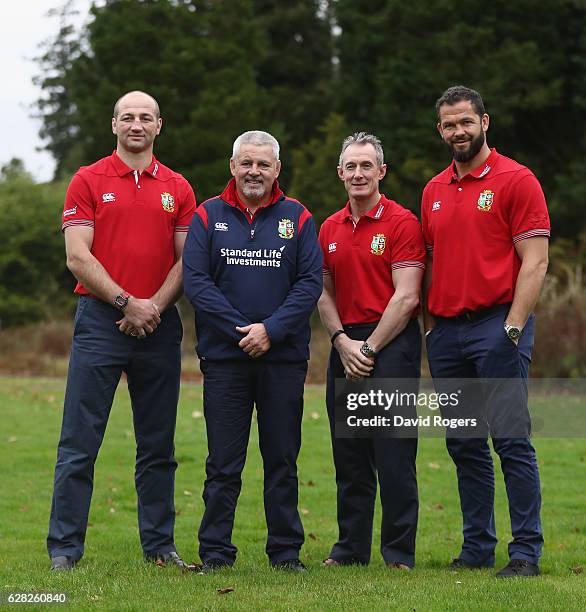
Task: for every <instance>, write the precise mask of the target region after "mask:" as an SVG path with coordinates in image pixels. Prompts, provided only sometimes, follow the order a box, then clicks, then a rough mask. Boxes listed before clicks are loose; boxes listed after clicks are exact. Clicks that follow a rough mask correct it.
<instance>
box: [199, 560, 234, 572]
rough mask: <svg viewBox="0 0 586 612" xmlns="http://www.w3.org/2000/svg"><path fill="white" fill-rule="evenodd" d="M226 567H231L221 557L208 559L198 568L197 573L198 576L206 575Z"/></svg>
mask: <svg viewBox="0 0 586 612" xmlns="http://www.w3.org/2000/svg"><path fill="white" fill-rule="evenodd" d="M227 567H232V566H231V565H230V564H229V563H226V562H225V561H223V560H222V559H210V560H209V561H206V562H205V563H203V565H201V566H200V567H199V568H198V572H197V573H198V574H199V575H200V576H206V575H207V574H211V573H212V572H215V571H216V570H220V569H225V568H227Z"/></svg>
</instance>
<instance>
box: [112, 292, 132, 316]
mask: <svg viewBox="0 0 586 612" xmlns="http://www.w3.org/2000/svg"><path fill="white" fill-rule="evenodd" d="M130 297H131V295H130V293H128V292H127V291H123V292H122V293H119V294H118V295H117V296H116V297H115V298H114V306H116V308H118V310H121V311H123V310H124V309H125V308H126V306H128V300H129V299H130Z"/></svg>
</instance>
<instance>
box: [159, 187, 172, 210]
mask: <svg viewBox="0 0 586 612" xmlns="http://www.w3.org/2000/svg"><path fill="white" fill-rule="evenodd" d="M161 204H162V205H163V210H166V211H167V212H175V198H174V197H173V196H172V195H171V194H170V193H168V192H167V191H164V192H163V193H162V194H161Z"/></svg>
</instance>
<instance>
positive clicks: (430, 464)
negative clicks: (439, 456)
mask: <svg viewBox="0 0 586 612" xmlns="http://www.w3.org/2000/svg"><path fill="white" fill-rule="evenodd" d="M427 467H428V468H431V469H432V470H439V467H440V465H439V463H434V462H431V463H428V464H427Z"/></svg>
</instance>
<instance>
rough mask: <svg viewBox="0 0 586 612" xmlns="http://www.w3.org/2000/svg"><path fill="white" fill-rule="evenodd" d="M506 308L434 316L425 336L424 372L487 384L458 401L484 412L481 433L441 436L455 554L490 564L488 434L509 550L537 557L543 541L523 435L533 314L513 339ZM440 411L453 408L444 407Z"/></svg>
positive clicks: (532, 459) (531, 454)
mask: <svg viewBox="0 0 586 612" xmlns="http://www.w3.org/2000/svg"><path fill="white" fill-rule="evenodd" d="M509 308H510V304H503V305H501V306H498V307H494V308H491V309H489V310H487V311H485V312H484V313H479V314H478V315H471V317H470V320H468V319H466V318H465V317H451V318H439V317H438V318H437V325H436V327H435V328H434V329H433V330H432V331H431V333H430V334H428V337H427V339H426V341H427V354H428V359H429V367H430V370H431V374H432V376H433V378H434V379H440V380H439V381H438V382H439V384H440V385H441V384H445V383H442V382H441V379H449V378H458V379H472V378H478V379H482V380H486V381H487V388H488V389H490V392H488V393H485V394H482V393H480V394H479V393H478V392H476V393H475V394H473V397H468V399H467V400H465V401H468V402H471V403H472V402H474V403H475V404H480V409H479V406H478V405H472V404H470V406H469V411H468V412H469V414H474V415H478V414H482V415H483V417H484V419H485V423H486V429H485V430H486V432H487V436H486V437H477V438H458V437H451V436H448V437H447V438H446V445H447V449H448V452H449V454H450V456H451V457H452V460H453V461H454V463H455V465H456V471H457V476H458V490H459V493H460V505H461V508H462V515H463V533H464V541H463V545H462V551H461V553H460V558H461V559H462V560H464V561H465V562H466V563H469V564H473V565H479V566H485V567H492V566H493V565H494V562H495V553H494V551H495V547H496V543H497V538H496V530H495V523H494V469H493V461H492V457H491V454H490V448H489V446H488V434H489V433H490V434H492V442H493V447H494V450H495V451H496V453H497V454H498V456H499V458H500V462H501V469H502V471H503V475H504V478H505V486H506V490H507V497H508V501H509V514H510V519H511V530H512V534H513V541H512V542H511V543H510V544H509V557H510V558H511V559H524V560H526V561H529V562H530V563H535V564H537V563H538V561H539V558H540V556H541V550H542V547H543V532H542V529H541V521H540V510H541V491H540V484H539V472H538V468H537V459H536V456H535V449H534V448H533V446H532V444H531V440H530V432H531V419H530V416H529V410H528V407H527V384H526V380H527V376H528V370H529V364H530V362H531V351H532V349H533V338H534V332H535V317H534V315H531V317H530V318H529V320H528V322H527V324H526V326H525V328H524V330H523V334H522V336H521V338H520V340H519V344H518V346H515V344H514V343H513V342H512V341H511V340H509V338H508V337H507V336H506V334H505V332H504V329H503V325H504V321H505V318H506V316H507V313H508V311H509ZM489 379H518V380H519V383H518V384H512V385H511V384H509V385H506V386H505V387H501V386H500V385H499V384H496V383H494V384H493V383H491V382H490V380H489ZM436 387H437V385H436ZM438 391H439V389H438ZM477 391H478V388H477ZM464 411H465V408H464ZM460 413H462V409H460ZM510 415H514V417H515V418H514V424H515V427H514V430H515V435H514V437H513V436H511V437H507V436H506V430H505V429H504V426H503V423H506V424H509V425H510V423H511V422H512V421H511V419H509V418H508V417H509V416H510ZM445 416H453V415H451V414H448V413H447V412H446V413H445ZM520 431H521V432H523V433H519V432H520Z"/></svg>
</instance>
